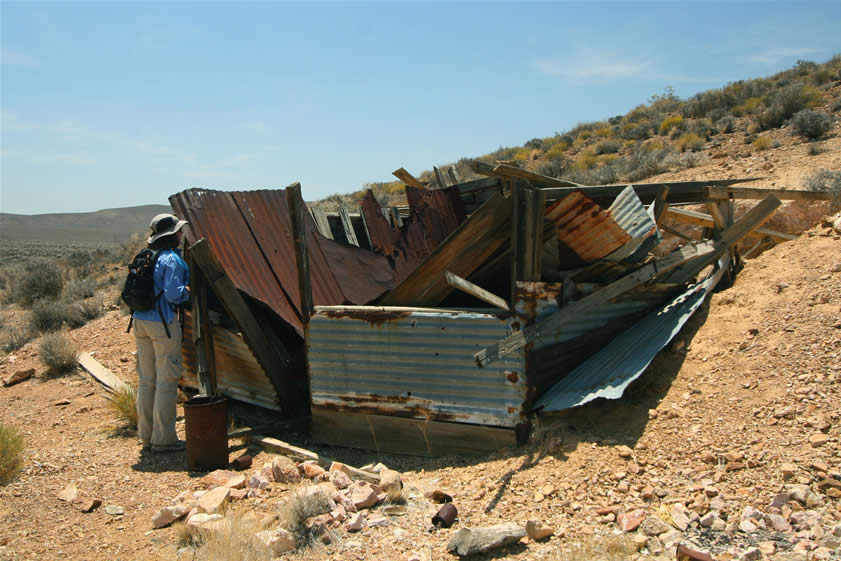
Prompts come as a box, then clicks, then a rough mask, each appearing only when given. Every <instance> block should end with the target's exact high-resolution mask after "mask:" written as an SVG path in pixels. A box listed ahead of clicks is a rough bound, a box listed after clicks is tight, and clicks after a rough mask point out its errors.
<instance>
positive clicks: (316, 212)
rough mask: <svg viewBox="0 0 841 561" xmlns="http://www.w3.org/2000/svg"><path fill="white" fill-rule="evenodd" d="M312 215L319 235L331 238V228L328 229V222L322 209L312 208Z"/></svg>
mask: <svg viewBox="0 0 841 561" xmlns="http://www.w3.org/2000/svg"><path fill="white" fill-rule="evenodd" d="M312 217H313V220H315V225H316V226H317V227H318V231H319V232H320V233H321V235H322V236H324V237H325V238H330V239H331V240H332V239H333V230H331V229H330V222H329V221H328V220H327V215H326V214H325V213H324V210H322V209H321V208H318V207H316V208H313V209H312Z"/></svg>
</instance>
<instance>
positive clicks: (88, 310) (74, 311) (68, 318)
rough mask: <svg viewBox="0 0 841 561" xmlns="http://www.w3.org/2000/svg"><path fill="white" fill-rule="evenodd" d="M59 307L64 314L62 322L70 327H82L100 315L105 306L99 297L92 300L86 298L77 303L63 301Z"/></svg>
mask: <svg viewBox="0 0 841 561" xmlns="http://www.w3.org/2000/svg"><path fill="white" fill-rule="evenodd" d="M59 305H60V307H61V309H62V311H63V314H64V321H65V322H67V324H68V325H69V326H70V327H74V328H75V327H82V326H83V325H85V324H86V323H88V322H89V321H90V320H92V319H96V318H98V317H99V316H101V315H102V312H103V311H104V310H105V305H104V302H103V298H102V296H101V295H97V296H96V297H94V298H86V299H84V300H79V301H78V302H68V301H63V302H61V303H60V304H59Z"/></svg>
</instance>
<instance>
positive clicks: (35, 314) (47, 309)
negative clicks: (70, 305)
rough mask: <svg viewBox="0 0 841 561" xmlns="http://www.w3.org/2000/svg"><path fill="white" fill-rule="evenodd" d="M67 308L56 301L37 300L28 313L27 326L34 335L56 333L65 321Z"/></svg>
mask: <svg viewBox="0 0 841 561" xmlns="http://www.w3.org/2000/svg"><path fill="white" fill-rule="evenodd" d="M67 315H68V309H67V306H65V305H62V304H60V303H59V302H58V301H56V300H46V299H42V300H37V301H36V302H35V303H34V304H32V309H31V310H30V311H29V326H30V327H31V328H32V330H33V331H35V332H36V333H44V332H51V331H57V330H58V329H60V328H61V326H62V325H64V322H65V321H66V320H67Z"/></svg>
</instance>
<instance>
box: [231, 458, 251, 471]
mask: <svg viewBox="0 0 841 561" xmlns="http://www.w3.org/2000/svg"><path fill="white" fill-rule="evenodd" d="M253 461H254V458H252V457H251V455H250V454H243V455H241V456H239V457H237V458H234V461H233V462H231V467H233V468H234V469H235V470H237V471H242V470H244V469H248V468H250V467H251V463H252V462H253Z"/></svg>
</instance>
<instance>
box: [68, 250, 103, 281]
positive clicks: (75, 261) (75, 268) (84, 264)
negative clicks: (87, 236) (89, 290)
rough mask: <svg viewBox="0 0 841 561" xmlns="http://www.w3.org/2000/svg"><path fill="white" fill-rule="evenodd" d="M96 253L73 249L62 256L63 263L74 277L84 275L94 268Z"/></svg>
mask: <svg viewBox="0 0 841 561" xmlns="http://www.w3.org/2000/svg"><path fill="white" fill-rule="evenodd" d="M96 260H97V254H96V253H95V252H94V251H91V250H86V249H74V250H73V251H71V252H70V253H68V254H67V255H65V256H64V258H63V259H62V261H63V262H64V265H65V266H66V267H67V268H68V269H69V270H70V271H71V272H72V273H73V276H74V277H76V278H80V277H86V276H88V275H89V274H91V273H92V272H93V270H94V268H95V265H96Z"/></svg>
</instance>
